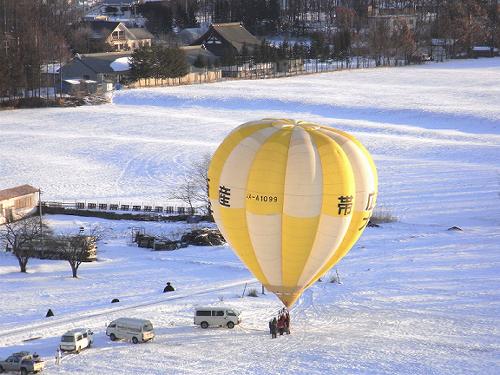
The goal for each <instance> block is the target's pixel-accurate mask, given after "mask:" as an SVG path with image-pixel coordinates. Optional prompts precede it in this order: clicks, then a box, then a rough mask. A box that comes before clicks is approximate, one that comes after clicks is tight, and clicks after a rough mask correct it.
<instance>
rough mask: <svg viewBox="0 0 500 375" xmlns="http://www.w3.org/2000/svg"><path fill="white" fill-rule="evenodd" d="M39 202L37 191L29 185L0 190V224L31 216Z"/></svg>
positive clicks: (38, 192)
mask: <svg viewBox="0 0 500 375" xmlns="http://www.w3.org/2000/svg"><path fill="white" fill-rule="evenodd" d="M39 200H40V191H39V189H37V188H34V187H33V186H31V185H21V186H16V187H14V188H10V189H4V190H0V224H4V223H6V222H7V221H12V220H18V219H21V218H22V217H24V216H27V215H29V214H32V213H33V212H35V211H36V208H37V206H38V203H39Z"/></svg>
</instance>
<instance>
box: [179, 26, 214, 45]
mask: <svg viewBox="0 0 500 375" xmlns="http://www.w3.org/2000/svg"><path fill="white" fill-rule="evenodd" d="M206 32H207V28H206V27H205V28H201V27H196V28H195V27H191V28H187V29H182V30H181V31H180V32H179V33H178V34H177V37H178V38H179V39H180V40H181V42H182V43H184V44H191V43H192V42H194V41H195V40H197V39H198V38H199V37H201V36H202V35H203V34H205V33H206Z"/></svg>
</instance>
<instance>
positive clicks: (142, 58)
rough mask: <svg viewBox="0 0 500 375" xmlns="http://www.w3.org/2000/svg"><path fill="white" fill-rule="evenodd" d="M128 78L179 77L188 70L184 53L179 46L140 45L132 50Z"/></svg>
mask: <svg viewBox="0 0 500 375" xmlns="http://www.w3.org/2000/svg"><path fill="white" fill-rule="evenodd" d="M130 60H131V61H130V79H131V80H133V81H136V80H139V79H143V78H146V79H147V78H155V79H168V78H179V77H182V76H184V75H186V74H187V73H188V71H189V68H188V65H187V62H186V54H185V53H184V51H182V50H181V49H180V48H169V47H166V46H163V45H153V46H150V47H149V46H146V47H141V48H139V49H137V50H135V51H134V53H133V54H132V57H131V59H130Z"/></svg>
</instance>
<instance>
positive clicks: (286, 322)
mask: <svg viewBox="0 0 500 375" xmlns="http://www.w3.org/2000/svg"><path fill="white" fill-rule="evenodd" d="M285 332H286V334H287V335H289V334H290V313H289V312H288V310H287V309H286V308H285V307H283V308H282V309H281V310H280V312H279V313H278V318H277V319H276V317H274V318H273V319H271V320H270V321H269V333H270V334H271V337H272V338H273V339H275V338H276V337H277V336H278V333H279V335H280V336H282V335H283V333H285Z"/></svg>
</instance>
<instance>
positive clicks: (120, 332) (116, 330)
mask: <svg viewBox="0 0 500 375" xmlns="http://www.w3.org/2000/svg"><path fill="white" fill-rule="evenodd" d="M106 335H108V336H109V338H110V339H111V341H115V340H117V339H125V340H131V341H132V342H133V343H134V344H137V343H138V342H139V341H140V342H145V341H149V340H152V339H153V338H154V337H155V331H154V330H153V323H151V322H150V321H149V320H146V319H133V318H119V319H116V320H113V321H112V322H111V323H109V325H108V327H107V328H106Z"/></svg>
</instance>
